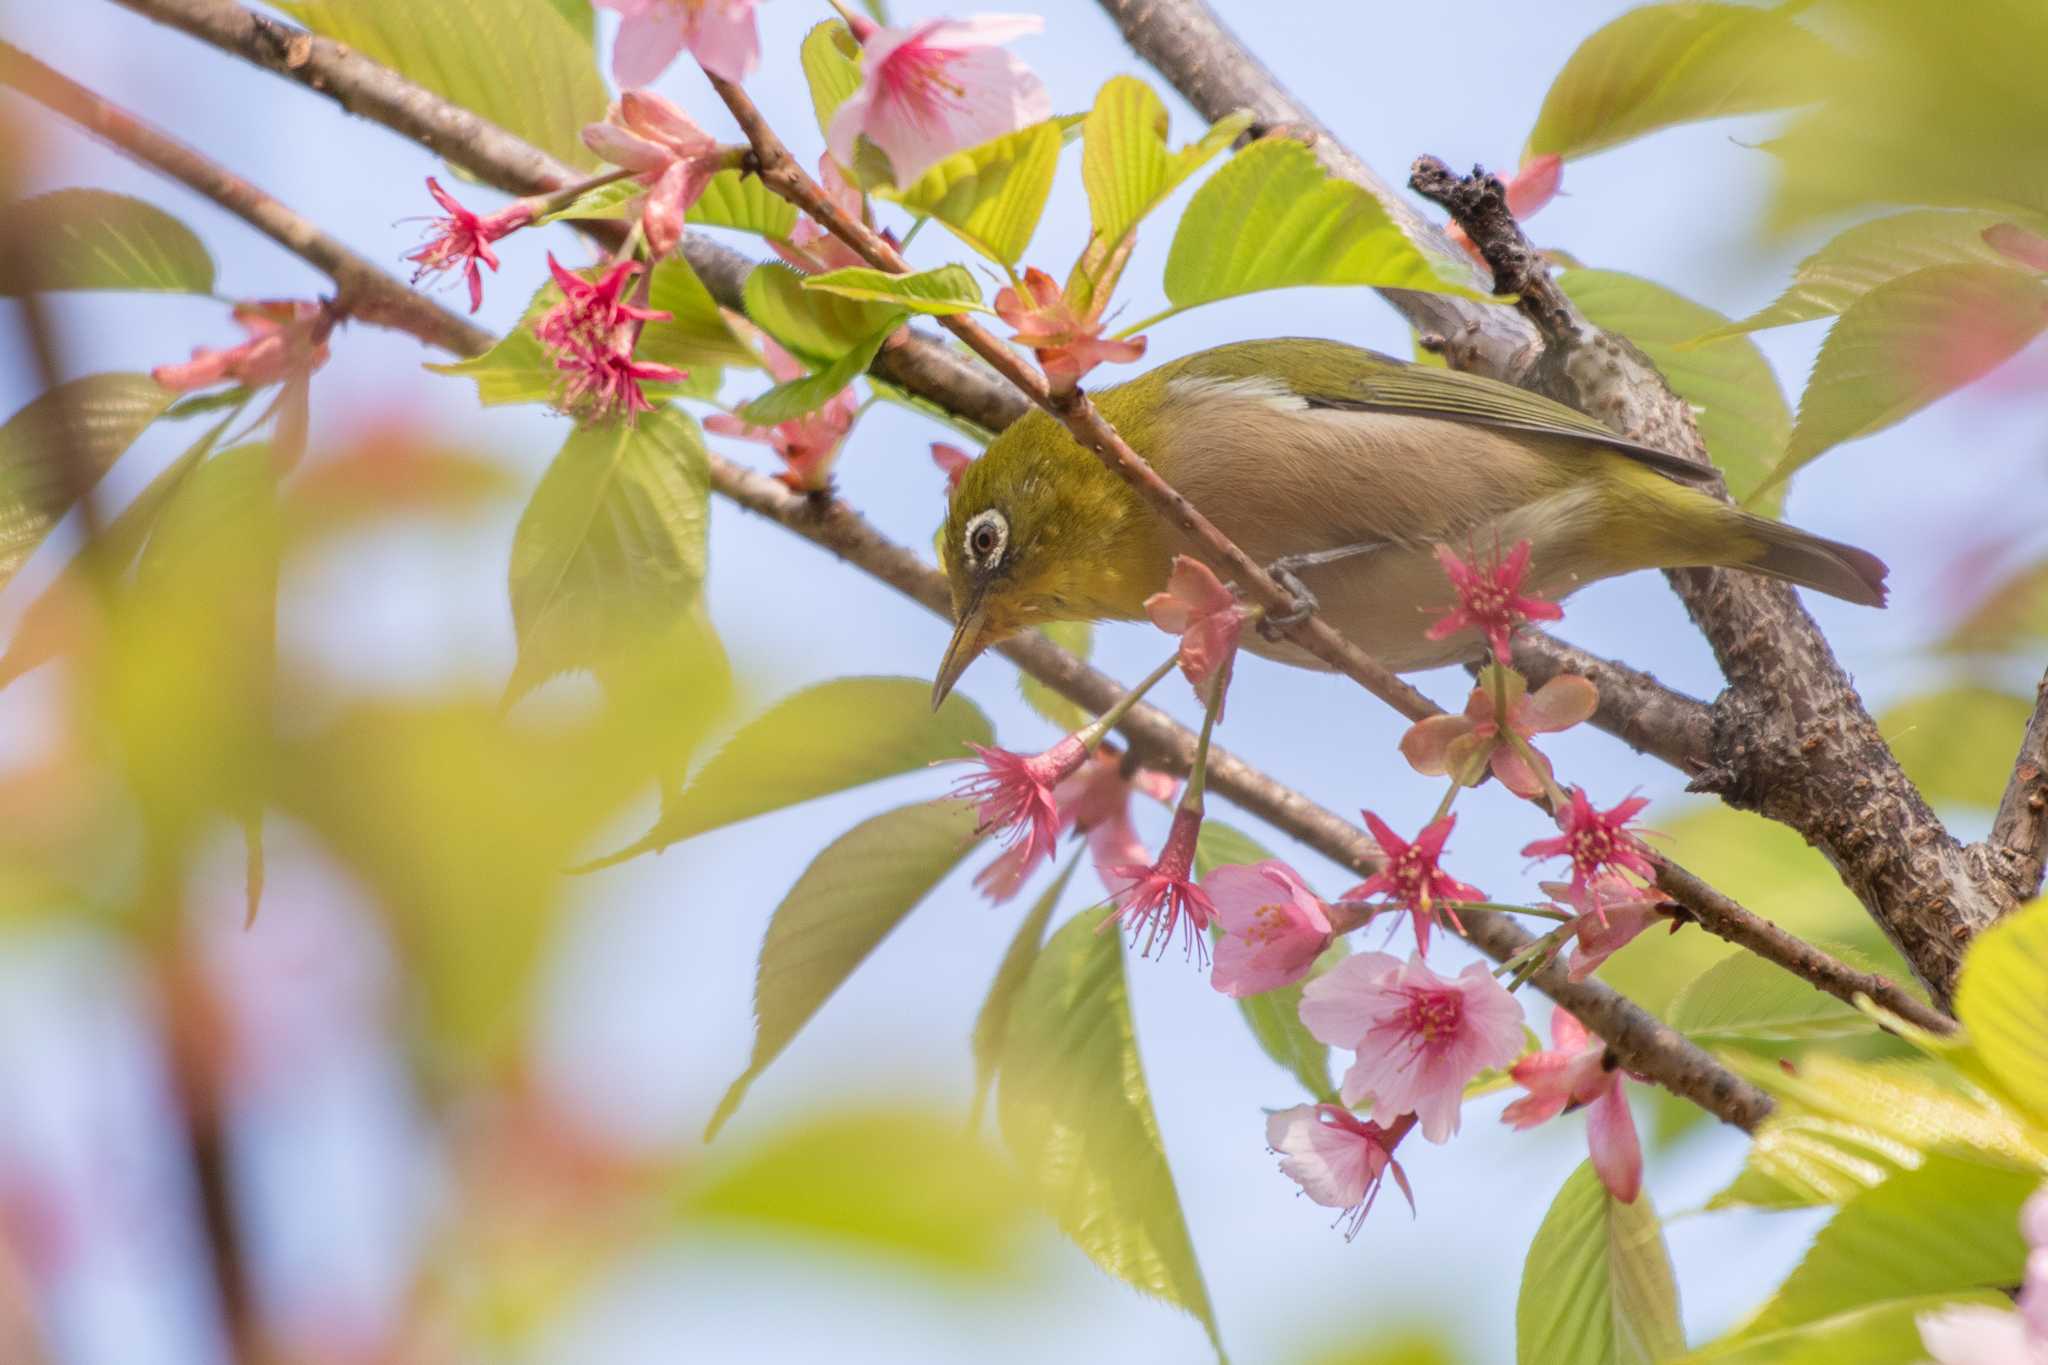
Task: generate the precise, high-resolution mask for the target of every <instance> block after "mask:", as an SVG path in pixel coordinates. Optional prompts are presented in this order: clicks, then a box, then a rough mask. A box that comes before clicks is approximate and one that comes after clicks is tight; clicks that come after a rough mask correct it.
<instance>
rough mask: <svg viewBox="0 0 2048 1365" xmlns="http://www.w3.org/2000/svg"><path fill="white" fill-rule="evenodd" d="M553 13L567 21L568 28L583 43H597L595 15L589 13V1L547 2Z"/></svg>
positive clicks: (560, 0) (563, 0) (558, 0)
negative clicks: (553, 10)
mask: <svg viewBox="0 0 2048 1365" xmlns="http://www.w3.org/2000/svg"><path fill="white" fill-rule="evenodd" d="M548 3H549V4H550V5H553V6H554V8H555V13H557V14H559V15H561V16H562V17H563V18H564V19H567V20H568V21H569V27H570V28H572V29H574V30H575V31H576V36H577V37H579V38H581V39H582V40H583V41H584V42H585V43H589V44H595V43H596V41H597V15H596V14H595V13H593V12H592V11H591V8H590V0H548Z"/></svg>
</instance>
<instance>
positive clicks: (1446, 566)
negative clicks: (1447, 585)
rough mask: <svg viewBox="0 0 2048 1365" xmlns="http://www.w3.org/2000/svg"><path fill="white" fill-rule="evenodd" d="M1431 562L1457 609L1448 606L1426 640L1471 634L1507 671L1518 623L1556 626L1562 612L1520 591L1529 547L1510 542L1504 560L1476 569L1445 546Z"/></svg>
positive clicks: (1562, 614) (1526, 544)
mask: <svg viewBox="0 0 2048 1365" xmlns="http://www.w3.org/2000/svg"><path fill="white" fill-rule="evenodd" d="M1436 562H1437V563H1438V564H1441V565H1442V566H1443V570H1444V576H1445V577H1447V578H1449V579H1450V580H1451V586H1452V587H1453V588H1455V589H1457V593H1458V605H1456V606H1455V607H1452V608H1451V609H1450V610H1449V611H1448V612H1446V613H1445V614H1444V615H1443V616H1442V617H1441V618H1439V619H1438V620H1437V622H1436V623H1435V624H1434V625H1432V626H1430V628H1429V630H1428V631H1427V632H1426V634H1427V635H1428V637H1429V638H1430V639H1432V640H1443V639H1447V638H1449V637H1450V636H1453V635H1456V634H1457V633H1458V632H1459V631H1462V630H1476V631H1479V632H1480V633H1481V634H1482V635H1484V636H1485V637H1486V642H1487V644H1489V645H1490V646H1492V648H1493V658H1494V662H1496V663H1498V664H1499V665H1501V667H1503V668H1505V667H1507V663H1508V637H1509V636H1510V635H1511V634H1513V633H1514V629H1515V627H1516V626H1518V625H1520V624H1521V623H1522V622H1524V621H1558V620H1562V619H1563V618H1564V609H1563V608H1561V607H1559V606H1558V605H1557V604H1556V603H1555V602H1546V601H1544V600H1543V599H1542V598H1540V597H1532V596H1529V595H1528V594H1526V593H1524V592H1523V591H1522V580H1523V578H1525V577H1527V576H1528V572H1529V542H1528V541H1526V540H1521V541H1516V542H1515V546H1514V548H1513V549H1511V550H1509V551H1508V553H1507V557H1506V558H1504V559H1502V560H1500V561H1499V562H1498V563H1493V564H1482V563H1480V562H1478V556H1477V555H1474V556H1473V562H1471V563H1469V564H1468V563H1466V562H1465V561H1464V560H1462V559H1460V558H1458V556H1457V555H1456V554H1455V553H1453V552H1452V550H1451V547H1450V546H1448V545H1439V546H1437V547H1436Z"/></svg>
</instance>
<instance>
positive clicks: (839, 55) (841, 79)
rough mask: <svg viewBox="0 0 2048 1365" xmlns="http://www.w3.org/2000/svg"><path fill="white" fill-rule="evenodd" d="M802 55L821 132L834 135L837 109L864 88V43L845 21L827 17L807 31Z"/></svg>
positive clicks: (827, 135) (812, 106) (805, 76)
mask: <svg viewBox="0 0 2048 1365" xmlns="http://www.w3.org/2000/svg"><path fill="white" fill-rule="evenodd" d="M801 58H802V61H803V67H804V80H805V81H807V82H808V83H809V84H810V87H811V109H812V111H813V112H814V113H816V114H817V116H818V132H819V133H821V134H823V135H824V136H826V137H830V136H831V135H832V115H833V113H834V112H835V111H837V110H838V108H839V106H840V105H842V104H844V103H846V97H847V96H848V95H851V94H852V93H853V92H854V91H856V90H858V89H860V44H859V43H857V42H855V41H854V38H853V34H852V32H851V31H849V30H848V29H847V27H846V25H845V24H843V23H841V22H840V21H839V20H837V19H827V20H826V21H825V22H824V23H822V24H819V25H817V26H816V27H815V28H813V29H812V30H811V31H810V32H809V33H806V34H805V35H804V43H803V48H802V50H801Z"/></svg>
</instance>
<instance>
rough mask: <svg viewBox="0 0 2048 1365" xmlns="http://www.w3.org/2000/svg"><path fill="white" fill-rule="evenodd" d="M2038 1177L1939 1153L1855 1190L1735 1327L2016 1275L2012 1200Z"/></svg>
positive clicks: (1764, 1325)
mask: <svg viewBox="0 0 2048 1365" xmlns="http://www.w3.org/2000/svg"><path fill="white" fill-rule="evenodd" d="M2040 1183H2041V1173H2040V1172H2039V1171H2016V1170H2011V1169H2002V1168H1999V1167H1995V1166H1986V1165H1983V1164H1982V1163H1980V1162H1975V1161H1968V1160H1964V1159H1962V1158H1960V1157H1952V1156H1942V1155H1938V1154H1937V1155H1933V1156H1929V1157H1928V1158H1927V1161H1926V1163H1925V1164H1924V1165H1922V1166H1921V1167H1920V1168H1919V1169H1918V1170H1912V1171H1902V1172H1900V1173H1899V1174H1898V1175H1895V1176H1893V1177H1892V1178H1891V1179H1889V1180H1887V1181H1885V1182H1884V1183H1883V1184H1882V1185H1879V1186H1877V1187H1876V1188H1874V1189H1867V1190H1861V1191H1858V1192H1857V1194H1856V1195H1855V1196H1854V1197H1853V1198H1851V1199H1850V1200H1849V1201H1848V1202H1847V1203H1845V1204H1844V1205H1843V1206H1842V1210H1841V1212H1840V1213H1837V1214H1836V1215H1835V1216H1834V1218H1833V1219H1831V1220H1830V1221H1829V1223H1828V1225H1827V1226H1826V1227H1824V1228H1822V1229H1821V1230H1820V1232H1819V1234H1818V1235H1817V1236H1816V1237H1815V1238H1814V1239H1813V1246H1812V1247H1811V1248H1810V1249H1809V1250H1808V1251H1807V1253H1806V1255H1805V1257H1804V1258H1803V1259H1802V1260H1801V1261H1800V1262H1799V1265H1798V1268H1797V1269H1795V1270H1793V1272H1792V1273H1791V1274H1790V1275H1788V1276H1786V1278H1785V1283H1784V1284H1783V1285H1782V1286H1780V1287H1779V1289H1778V1291H1777V1292H1776V1293H1775V1294H1773V1295H1772V1296H1771V1297H1770V1299H1769V1300H1768V1301H1766V1302H1765V1304H1764V1306H1763V1307H1762V1308H1761V1309H1759V1310H1758V1311H1757V1313H1756V1316H1755V1317H1753V1318H1751V1319H1750V1320H1749V1321H1748V1322H1746V1323H1744V1324H1743V1326H1742V1327H1741V1329H1740V1330H1739V1331H1737V1332H1736V1333H1734V1335H1736V1336H1738V1337H1743V1338H1751V1337H1758V1336H1763V1335H1765V1334H1766V1333H1769V1332H1773V1331H1778V1330H1781V1329H1783V1328H1787V1327H1797V1326H1799V1325H1801V1324H1803V1323H1809V1322H1815V1321H1818V1320H1820V1319H1822V1318H1827V1317H1832V1316H1834V1315H1836V1314H1838V1313H1844V1312H1848V1311H1849V1310H1851V1309H1856V1308H1862V1307H1865V1306H1867V1305H1870V1304H1873V1303H1878V1302H1882V1301H1884V1300H1887V1299H1903V1298H1919V1297H1924V1296H1926V1295H1929V1294H1947V1293H1954V1292H1957V1291H1959V1290H1966V1289H1996V1288H1999V1287H2000V1286H2003V1285H2013V1284H2018V1283H2019V1281H2020V1270H2021V1267H2022V1265H2023V1264H2024V1263H2025V1261H2026V1258H2027V1251H2026V1245H2025V1243H2024V1242H2022V1241H2021V1239H2020V1226H2019V1224H2020V1204H2021V1202H2022V1201H2024V1200H2025V1199H2026V1197H2027V1196H2028V1195H2030V1194H2032V1193H2033V1192H2034V1190H2035V1188H2036V1187H2038V1186H2039V1185H2040Z"/></svg>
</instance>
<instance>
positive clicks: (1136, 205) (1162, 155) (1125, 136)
mask: <svg viewBox="0 0 2048 1365" xmlns="http://www.w3.org/2000/svg"><path fill="white" fill-rule="evenodd" d="M1251 121H1252V116H1251V115H1250V114H1249V113H1243V112H1240V113H1236V114H1231V115H1229V116H1228V117H1225V118H1222V119H1219V120H1217V121H1216V122H1215V123H1213V124H1211V125H1210V127H1209V131H1208V132H1206V133H1204V134H1203V135H1202V136H1201V137H1200V138H1197V139H1196V140H1195V141H1193V142H1191V143H1189V144H1188V145H1187V146H1185V147H1183V148H1181V149H1180V150H1179V151H1178V152H1171V151H1168V150H1167V145H1166V132H1167V114H1166V105H1165V103H1164V102H1163V101H1161V100H1160V98H1159V96H1158V95H1157V94H1155V93H1154V92H1153V90H1152V87H1151V86H1149V85H1147V84H1146V83H1145V82H1143V81H1141V80H1139V79H1137V78H1136V77H1134V76H1112V77H1111V78H1110V79H1109V80H1108V81H1107V82H1105V83H1104V85H1103V87H1102V89H1101V90H1100V91H1099V92H1098V93H1097V94H1096V96H1095V106H1094V108H1092V109H1091V110H1089V112H1088V118H1087V122H1086V124H1085V125H1084V131H1083V137H1084V139H1085V140H1084V142H1083V145H1082V152H1081V181H1082V183H1083V184H1084V185H1085V186H1086V187H1087V189H1088V213H1089V218H1090V220H1091V221H1092V222H1093V223H1094V225H1095V233H1096V235H1097V236H1098V237H1100V238H1101V239H1102V240H1104V241H1108V242H1114V241H1117V240H1119V239H1120V238H1122V237H1123V235H1124V234H1125V233H1127V232H1129V231H1130V230H1131V229H1133V228H1135V227H1136V226H1137V225H1138V224H1139V222H1140V221H1141V220H1143V218H1144V217H1145V215H1146V214H1148V213H1150V212H1151V211H1152V210H1153V209H1155V208H1157V207H1158V206H1159V204H1160V203H1161V202H1162V201H1163V200H1164V199H1165V198H1166V197H1167V196H1168V195H1170V194H1172V193H1173V192H1174V190H1175V189H1176V188H1178V187H1179V186H1180V184H1181V183H1182V182H1183V181H1185V180H1186V179H1187V178H1188V177H1189V176H1191V175H1193V174H1194V173H1195V172H1196V171H1198V170H1200V169H1201V168H1202V167H1203V166H1204V165H1205V164H1207V163H1208V161H1209V159H1210V158H1211V157H1213V156H1215V155H1216V154H1217V153H1218V152H1220V151H1222V150H1223V149H1224V148H1225V147H1228V146H1229V145H1230V144H1231V143H1232V142H1233V141H1235V140H1236V139H1237V136H1238V134H1240V133H1242V132H1243V131H1244V130H1245V129H1246V128H1247V127H1249V126H1250V124H1251Z"/></svg>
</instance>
